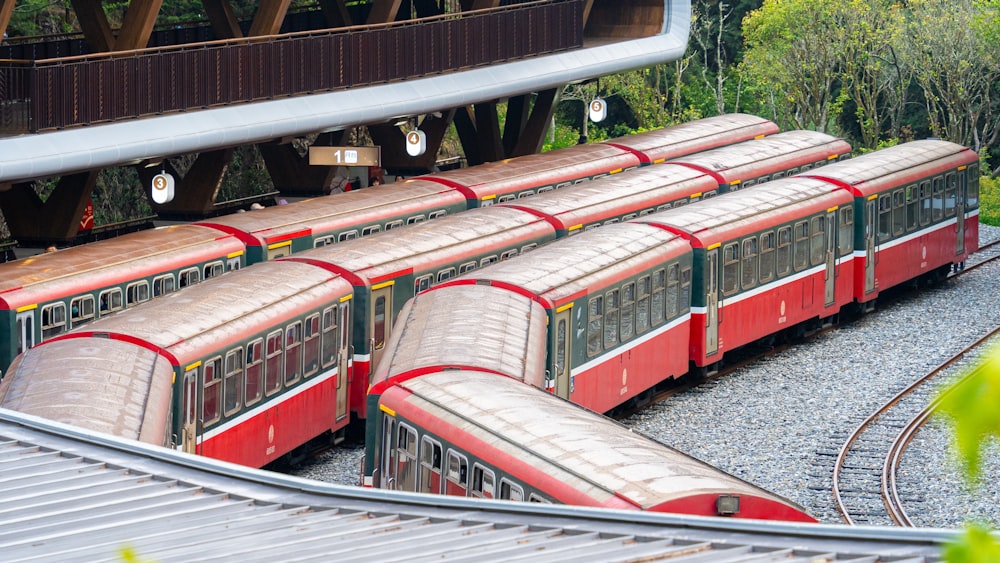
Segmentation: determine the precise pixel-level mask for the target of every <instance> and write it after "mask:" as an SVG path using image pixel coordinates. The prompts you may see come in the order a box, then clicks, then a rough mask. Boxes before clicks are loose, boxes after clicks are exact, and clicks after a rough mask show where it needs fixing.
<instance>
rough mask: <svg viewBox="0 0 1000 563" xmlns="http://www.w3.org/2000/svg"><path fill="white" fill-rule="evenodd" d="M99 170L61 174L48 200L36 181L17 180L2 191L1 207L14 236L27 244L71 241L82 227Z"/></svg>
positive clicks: (0, 197) (0, 193)
mask: <svg viewBox="0 0 1000 563" xmlns="http://www.w3.org/2000/svg"><path fill="white" fill-rule="evenodd" d="M98 173H99V171H98V170H91V171H89V172H80V173H78V174H69V175H66V176H63V177H61V178H60V179H59V183H58V184H57V185H56V189H55V190H54V191H53V192H52V194H51V195H49V197H48V199H46V200H45V201H44V202H43V201H42V200H41V198H40V197H38V194H37V193H35V189H34V187H33V186H32V182H23V183H16V184H13V185H11V187H10V189H9V190H6V191H2V192H0V209H2V210H3V216H4V218H5V219H6V220H7V227H8V228H9V229H10V234H11V236H12V237H13V238H14V239H16V240H17V241H18V242H20V243H21V244H25V245H30V244H52V243H68V242H71V241H72V240H73V239H74V238H76V235H77V233H78V232H79V230H80V219H81V218H82V217H83V212H84V209H85V208H86V207H87V203H88V202H89V201H90V195H91V193H93V191H94V185H95V184H96V183H97V175H98Z"/></svg>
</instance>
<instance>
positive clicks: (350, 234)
mask: <svg viewBox="0 0 1000 563" xmlns="http://www.w3.org/2000/svg"><path fill="white" fill-rule="evenodd" d="M356 238H358V230H357V229H351V230H349V231H344V232H342V233H340V234H339V235H337V242H344V241H348V240H354V239H356Z"/></svg>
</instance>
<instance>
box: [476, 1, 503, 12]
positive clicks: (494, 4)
mask: <svg viewBox="0 0 1000 563" xmlns="http://www.w3.org/2000/svg"><path fill="white" fill-rule="evenodd" d="M499 7H500V0H472V4H471V6H470V7H469V8H468V9H469V10H485V9H487V8H499Z"/></svg>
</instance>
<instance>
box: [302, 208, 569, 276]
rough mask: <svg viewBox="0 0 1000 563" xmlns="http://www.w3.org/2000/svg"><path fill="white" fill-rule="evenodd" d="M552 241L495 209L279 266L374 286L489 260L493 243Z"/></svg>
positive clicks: (541, 225) (539, 224)
mask: <svg viewBox="0 0 1000 563" xmlns="http://www.w3.org/2000/svg"><path fill="white" fill-rule="evenodd" d="M554 238H555V231H554V230H553V228H552V227H551V226H550V225H549V224H548V223H547V222H546V221H545V220H543V219H541V218H539V217H536V216H533V215H531V214H529V213H525V212H521V211H517V210H514V209H506V208H500V207H497V208H496V209H489V210H487V209H471V210H469V211H466V212H464V213H460V214H457V215H450V216H447V217H442V218H440V219H435V220H434V221H430V222H426V223H420V224H417V225H411V226H409V227H407V228H405V229H397V230H392V231H386V232H382V233H377V234H374V235H370V236H367V237H365V238H363V239H355V240H351V241H344V242H340V243H337V244H335V245H331V246H324V247H320V248H316V249H313V250H307V251H304V252H300V253H297V254H295V256H293V257H291V258H285V260H312V261H317V262H323V263H327V264H331V265H335V266H336V267H339V268H343V269H344V270H347V271H349V272H350V273H351V274H354V275H356V276H361V277H362V278H364V280H366V281H367V283H379V282H381V281H383V280H385V279H389V278H391V277H393V276H395V275H398V274H400V273H401V272H407V271H415V270H418V269H421V268H424V269H426V268H437V267H439V266H440V265H442V264H446V263H452V262H454V261H456V259H461V258H460V257H461V256H469V257H475V256H478V255H481V254H489V253H490V251H491V250H492V249H495V248H496V247H497V244H498V242H499V241H502V242H503V243H505V244H511V245H517V244H521V242H523V243H528V242H537V241H538V240H539V239H542V240H551V239H554ZM519 241H520V242H519Z"/></svg>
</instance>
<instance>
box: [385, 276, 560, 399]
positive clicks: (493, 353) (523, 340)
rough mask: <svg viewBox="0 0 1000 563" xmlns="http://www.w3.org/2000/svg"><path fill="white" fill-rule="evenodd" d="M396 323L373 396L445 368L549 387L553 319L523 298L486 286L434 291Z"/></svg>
mask: <svg viewBox="0 0 1000 563" xmlns="http://www.w3.org/2000/svg"><path fill="white" fill-rule="evenodd" d="M396 323H397V324H396V326H397V327H398V328H397V329H396V330H394V331H393V334H392V336H391V337H390V340H389V343H388V344H387V345H386V352H385V356H383V358H384V359H383V361H382V362H380V363H379V365H378V368H377V370H376V371H375V374H374V375H373V376H372V390H371V391H370V392H371V393H378V392H380V391H381V390H382V389H384V383H385V382H386V380H388V379H389V378H393V379H400V378H401V379H403V380H406V379H409V378H410V377H414V376H418V375H420V374H421V373H423V372H424V371H426V370H427V369H428V368H442V367H444V368H449V369H450V368H463V367H468V366H478V367H479V368H480V369H485V370H490V371H493V372H495V373H499V374H503V375H506V376H509V377H511V378H514V379H517V380H519V381H522V382H525V383H528V384H529V385H533V386H537V387H541V386H543V385H544V381H543V379H544V375H545V365H544V364H545V340H546V337H545V335H546V324H547V318H546V315H545V310H544V309H543V308H542V307H541V305H539V304H538V303H536V302H534V301H532V300H530V299H528V298H526V297H524V296H522V295H518V294H516V293H513V292H510V291H506V290H503V289H499V288H494V287H489V286H480V285H462V286H454V287H442V288H440V289H431V290H429V291H425V292H423V293H420V294H419V295H417V297H416V298H414V299H413V300H411V301H410V302H409V303H407V305H406V306H405V307H404V308H403V310H402V311H400V313H399V316H398V319H397V321H396ZM497 351H499V353H497Z"/></svg>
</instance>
